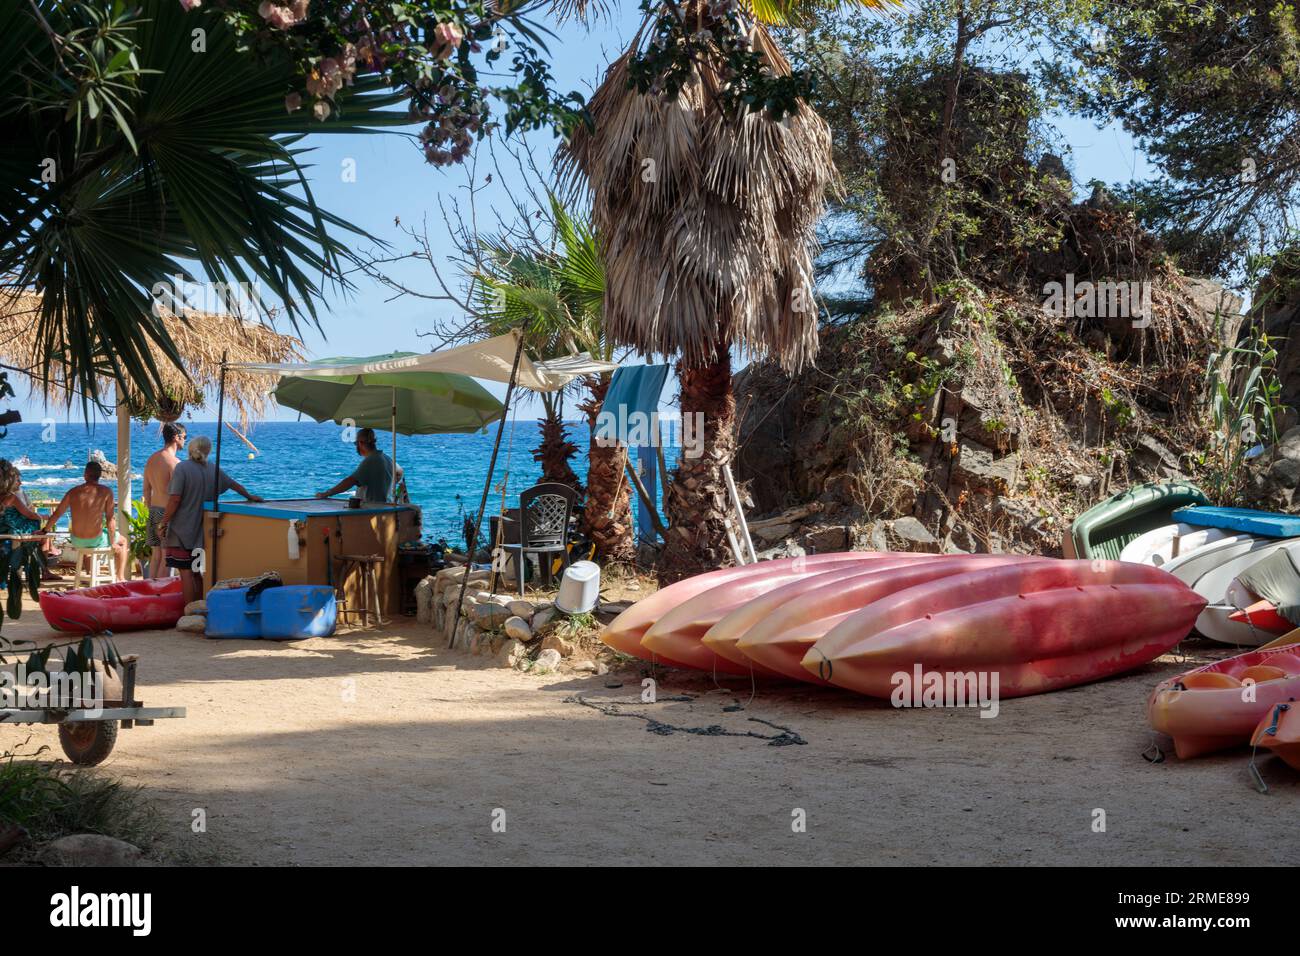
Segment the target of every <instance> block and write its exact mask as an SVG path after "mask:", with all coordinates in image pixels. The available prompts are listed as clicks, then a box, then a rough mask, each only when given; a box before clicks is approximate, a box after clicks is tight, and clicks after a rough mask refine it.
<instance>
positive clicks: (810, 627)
mask: <svg viewBox="0 0 1300 956" xmlns="http://www.w3.org/2000/svg"><path fill="white" fill-rule="evenodd" d="M1051 560H1053V559H1051V558H1032V557H1027V556H1023V555H966V556H959V555H950V556H945V557H938V558H935V559H933V560H932V561H930V562H929V563H926V564H916V563H913V564H912V565H911V566H896V567H891V568H877V567H876V566H875V565H872V566H871V567H870V568H869V569H864V570H860V571H859V572H858V573H857V574H856V575H854V576H853V577H851V578H848V579H846V580H843V581H840V582H836V583H833V584H827V585H824V586H822V587H818V588H814V589H812V590H809V591H807V592H806V593H804V594H800V595H797V596H796V595H790V594H787V595H786V599H785V600H784V601H782V602H781V603H780V605H779V606H768V607H764V608H762V609H761V610H762V612H763V613H762V615H761V619H760V620H756V621H754V622H753V623H752V624H751V626H749V627H747V628H743V630H742V628H741V627H740V626H737V625H743V623H744V622H743V620H742V621H736V620H735V619H731V620H732V621H733V624H732V628H731V634H727V633H726V631H725V629H724V624H719V626H718V627H719V633H717V634H713V635H712V636H711V638H710V636H709V635H706V640H710V641H711V642H712V641H718V640H722V639H725V638H727V637H731V636H734V638H735V646H736V649H737V650H738V651H739V652H740V653H741V654H743V655H744V656H745V657H747V658H749V659H750V660H753V661H755V662H757V663H759V664H762V665H764V666H765V667H768V668H770V669H772V670H775V671H777V672H779V673H781V674H783V675H785V676H786V677H790V678H794V679H797V680H810V681H814V682H816V683H819V684H823V683H825V681H824V680H822V679H821V678H820V677H818V676H817V675H815V674H811V673H809V672H808V671H807V670H805V669H804V667H803V664H802V663H801V662H802V661H803V658H804V655H805V654H807V653H808V649H809V648H810V647H812V646H813V645H814V644H815V643H816V642H817V641H818V640H819V639H820V638H821V637H822V636H823V635H825V634H826V633H828V632H829V631H830V630H831V629H832V628H834V627H835V626H836V625H838V624H839V623H840V622H841V621H844V620H845V619H847V618H848V617H849V615H851V614H854V613H856V612H857V611H859V610H860V609H861V608H863V607H866V606H867V605H868V604H870V603H872V602H873V601H877V600H879V599H881V598H883V597H885V596H886V595H889V594H893V593H895V592H897V591H902V590H905V589H907V588H910V587H915V586H916V585H918V584H924V583H926V582H928V581H936V580H939V579H940V578H947V577H951V576H952V575H956V574H964V573H967V572H971V571H979V570H992V569H993V568H997V567H1002V566H1005V565H1008V564H1023V563H1024V562H1026V561H1051ZM771 597H772V598H773V599H775V598H776V594H775V593H774V594H773V595H771ZM738 631H739V633H736V632H738Z"/></svg>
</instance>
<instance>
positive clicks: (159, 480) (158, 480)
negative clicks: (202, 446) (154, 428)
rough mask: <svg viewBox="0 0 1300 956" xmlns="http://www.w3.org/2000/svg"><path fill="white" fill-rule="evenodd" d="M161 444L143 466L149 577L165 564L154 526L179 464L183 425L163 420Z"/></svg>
mask: <svg viewBox="0 0 1300 956" xmlns="http://www.w3.org/2000/svg"><path fill="white" fill-rule="evenodd" d="M162 439H163V446H162V448H160V449H159V450H158V451H156V452H154V453H153V454H152V455H150V456H149V460H148V461H147V462H145V466H144V503H145V506H146V507H147V508H148V509H149V526H148V529H147V530H146V532H145V540H146V543H147V544H148V545H149V577H151V578H161V577H163V571H164V569H165V568H166V555H165V554H164V547H163V540H162V534H161V532H160V531H159V530H158V526H159V525H160V524H161V523H162V519H163V515H164V514H166V512H167V499H168V497H169V496H170V494H171V492H170V490H169V489H170V488H171V483H172V473H173V472H174V471H175V470H176V466H177V465H179V464H180V461H181V460H180V457H179V455H178V452H180V450H181V449H182V448H184V447H185V426H184V425H182V424H180V423H179V422H167V423H166V424H165V425H163V427H162Z"/></svg>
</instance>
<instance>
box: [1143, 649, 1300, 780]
mask: <svg viewBox="0 0 1300 956" xmlns="http://www.w3.org/2000/svg"><path fill="white" fill-rule="evenodd" d="M1297 697H1300V643H1297V644H1287V645H1284V646H1282V647H1277V648H1268V649H1265V650H1258V651H1247V652H1246V653H1244V654H1238V655H1237V656H1236V657H1229V658H1227V659H1226V660H1222V661H1218V662H1216V663H1213V664H1206V665H1205V666H1203V667H1197V668H1196V669H1194V670H1190V671H1188V672H1187V673H1185V674H1180V675H1179V676H1177V677H1173V678H1170V679H1169V680H1166V681H1163V682H1162V683H1161V684H1160V685H1159V686H1157V687H1156V689H1155V690H1154V691H1153V692H1152V693H1151V697H1150V699H1149V700H1148V701H1147V718H1148V719H1149V721H1150V723H1151V727H1152V729H1153V730H1155V731H1157V732H1159V733H1162V734H1166V735H1168V736H1170V737H1172V738H1173V740H1174V752H1175V753H1177V754H1178V756H1179V757H1181V758H1183V759H1186V758H1188V757H1196V756H1200V755H1201V754H1207V753H1214V752H1215V751H1218V750H1226V749H1228V748H1231V747H1240V746H1243V745H1245V744H1247V743H1250V742H1251V741H1252V739H1253V738H1255V737H1258V736H1267V737H1268V740H1267V741H1266V742H1264V743H1263V744H1261V745H1264V746H1267V745H1270V744H1273V743H1277V744H1279V745H1285V744H1286V743H1287V742H1288V741H1291V740H1294V739H1295V738H1294V733H1295V732H1296V731H1297V730H1300V727H1297V725H1296V722H1295V718H1294V717H1293V716H1288V717H1287V718H1286V721H1285V724H1284V726H1282V727H1281V730H1282V736H1281V737H1279V736H1278V733H1277V732H1276V731H1275V732H1274V733H1273V734H1271V735H1263V734H1262V730H1265V729H1267V728H1268V725H1269V720H1270V719H1271V718H1272V717H1273V715H1274V711H1275V709H1276V708H1277V707H1278V706H1279V705H1284V704H1293V702H1294V701H1295V700H1296V698H1297ZM1292 709H1294V707H1292ZM1282 713H1283V714H1284V715H1286V714H1289V713H1290V711H1283V712H1282ZM1288 752H1290V751H1288ZM1279 754H1280V755H1281V754H1282V751H1281V750H1279ZM1288 762H1289V761H1288Z"/></svg>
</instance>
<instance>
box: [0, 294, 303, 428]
mask: <svg viewBox="0 0 1300 956" xmlns="http://www.w3.org/2000/svg"><path fill="white" fill-rule="evenodd" d="M159 311H160V313H161V314H160V316H159V320H160V322H161V324H162V326H163V328H164V329H165V330H166V333H167V335H168V336H169V338H170V339H171V342H172V343H173V345H174V346H175V349H176V352H177V353H178V354H179V355H180V356H181V360H182V363H183V366H177V365H176V364H175V363H174V362H172V361H171V359H170V358H168V357H167V354H166V352H165V351H164V350H163V349H162V348H161V347H159V346H154V349H153V351H154V355H153V362H154V366H155V367H156V368H157V371H158V384H159V385H161V386H162V389H163V391H164V392H166V393H169V394H170V395H172V396H180V397H182V398H185V397H188V396H195V397H196V398H197V397H201V396H202V393H203V390H204V389H209V388H213V387H215V386H216V385H217V383H218V381H219V379H220V376H221V356H222V353H223V352H224V353H228V355H229V361H230V362H232V363H234V362H261V363H272V362H275V363H278V362H299V361H302V360H303V359H304V355H303V351H302V342H301V341H299V340H298V339H296V338H294V337H293V336H291V335H284V334H282V333H280V332H276V331H275V330H274V329H272V328H269V327H268V326H265V325H262V324H260V323H256V322H246V321H243V320H241V319H240V318H238V317H237V316H233V315H227V314H224V313H212V312H199V311H197V310H186V311H185V313H184V317H183V318H182V317H179V316H177V315H175V314H173V313H172V312H170V311H169V310H167V309H160V310H159ZM40 318H41V296H40V295H38V294H37V293H34V292H26V291H19V290H14V289H8V290H0V362H2V363H4V364H5V365H6V366H8V367H10V368H12V369H15V370H17V371H19V372H22V373H24V374H26V375H27V376H28V377H29V379H30V381H31V384H32V391H33V393H34V394H40V395H43V396H44V397H45V399H46V401H47V402H50V403H53V404H55V405H63V406H70V405H71V404H72V403H73V401H74V399H75V398H76V397H77V394H78V393H77V390H76V386H77V383H76V381H75V380H74V378H73V376H71V375H70V374H69V369H68V366H67V365H66V364H65V363H63V362H60V361H59V360H58V358H57V354H58V351H59V350H58V349H56V350H55V358H54V360H53V361H51V362H50V365H49V375H48V377H46V376H44V375H43V374H42V370H43V368H44V360H43V355H44V349H43V346H42V340H41V336H40V333H39V323H40ZM65 348H66V346H65ZM97 351H100V352H101V354H102V349H101V350H97ZM96 364H97V365H99V366H100V367H101V369H102V371H101V372H100V373H99V374H100V379H101V381H102V382H103V383H104V385H106V386H107V385H108V384H109V383H110V382H111V381H112V380H113V378H114V376H113V375H112V374H111V370H110V364H111V363H109V362H108V361H107V360H100V361H98V362H97V363H96ZM127 392H128V399H129V400H132V401H134V400H136V399H137V398H138V396H135V395H132V394H131V391H130V388H129V387H128V390H127ZM269 393H270V387H269V385H268V379H267V377H266V376H265V375H261V374H256V373H252V372H243V371H240V370H238V369H228V370H227V372H226V398H227V399H228V400H229V401H230V402H231V403H232V405H233V406H234V408H235V410H236V411H237V413H238V414H239V417H240V420H241V421H242V422H243V423H245V424H246V423H247V421H248V419H249V417H250V416H251V417H256V416H259V415H261V414H262V413H263V412H265V411H266V410H267V408H268V406H269V399H270V394H269Z"/></svg>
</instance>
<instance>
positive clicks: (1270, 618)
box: [1228, 601, 1295, 634]
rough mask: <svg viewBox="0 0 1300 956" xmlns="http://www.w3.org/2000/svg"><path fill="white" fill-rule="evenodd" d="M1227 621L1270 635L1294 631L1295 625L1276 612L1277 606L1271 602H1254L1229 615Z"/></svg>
mask: <svg viewBox="0 0 1300 956" xmlns="http://www.w3.org/2000/svg"><path fill="white" fill-rule="evenodd" d="M1228 620H1229V621H1236V622H1238V623H1239V624H1249V625H1250V626H1251V627H1254V628H1256V629H1257V630H1261V631H1267V632H1268V633H1270V634H1285V633H1287V632H1288V631H1294V630H1295V625H1294V624H1292V623H1291V622H1290V621H1288V620H1287V619H1286V618H1284V617H1283V616H1282V615H1281V614H1279V613H1278V612H1277V605H1275V604H1274V603H1273V602H1272V601H1256V602H1255V603H1254V604H1252V605H1251V606H1250V607H1246V608H1242V609H1241V610H1240V611H1234V612H1233V613H1231V614H1229V615H1228Z"/></svg>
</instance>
